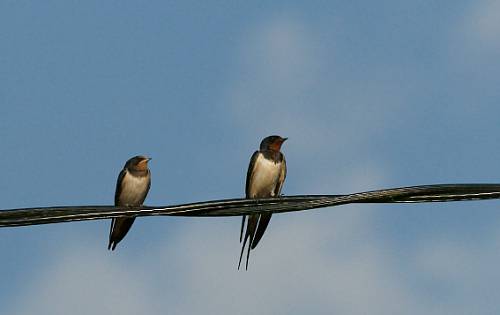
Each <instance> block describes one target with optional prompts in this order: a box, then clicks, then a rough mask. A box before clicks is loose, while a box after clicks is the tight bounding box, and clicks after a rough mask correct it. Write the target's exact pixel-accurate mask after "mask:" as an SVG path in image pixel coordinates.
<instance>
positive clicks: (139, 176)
mask: <svg viewBox="0 0 500 315" xmlns="http://www.w3.org/2000/svg"><path fill="white" fill-rule="evenodd" d="M150 160H151V159H150V158H148V157H145V156H142V155H138V156H134V157H133V158H131V159H129V160H128V161H127V163H125V166H124V167H123V170H122V171H121V172H120V175H119V176H118V180H117V182H116V191H115V206H125V207H133V206H141V205H142V203H143V202H144V199H146V195H147V194H148V191H149V187H150V186H151V172H150V171H149V168H148V162H149V161H150ZM134 220H135V218H126V217H124V218H113V219H112V220H111V228H110V230H109V244H108V249H111V250H115V247H116V245H117V244H118V243H119V242H120V241H121V240H122V239H123V238H124V237H125V235H127V232H128V230H130V228H131V227H132V224H133V223H134Z"/></svg>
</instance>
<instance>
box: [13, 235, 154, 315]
mask: <svg viewBox="0 0 500 315" xmlns="http://www.w3.org/2000/svg"><path fill="white" fill-rule="evenodd" d="M67 245H68V246H66V247H65V250H64V252H62V253H53V254H54V255H55V256H56V257H55V259H54V261H53V264H52V265H46V266H43V267H42V266H40V267H41V268H40V276H39V277H38V278H37V279H33V282H32V283H29V284H26V285H25V286H24V287H25V288H27V289H26V290H23V292H20V294H19V295H18V299H17V301H15V302H14V303H13V305H12V310H11V311H10V312H9V314H39V315H43V314H47V315H48V314H51V315H55V314H149V313H151V307H150V305H151V302H152V300H151V299H150V298H149V297H148V288H147V283H144V281H141V278H140V277H139V276H138V275H137V274H136V273H135V272H134V270H133V266H130V265H129V264H127V262H124V261H121V260H117V259H113V257H112V256H110V255H106V254H107V253H106V252H103V251H102V250H97V248H102V246H99V244H97V243H94V244H92V245H95V246H94V247H93V248H94V249H89V248H88V247H79V248H74V247H73V246H72V245H71V244H69V243H68V244H67ZM100 245H102V244H100Z"/></svg>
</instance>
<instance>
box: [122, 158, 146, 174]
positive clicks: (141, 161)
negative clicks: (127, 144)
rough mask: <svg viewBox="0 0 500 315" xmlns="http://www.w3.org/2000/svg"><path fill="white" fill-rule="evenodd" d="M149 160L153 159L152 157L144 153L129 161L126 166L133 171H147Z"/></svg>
mask: <svg viewBox="0 0 500 315" xmlns="http://www.w3.org/2000/svg"><path fill="white" fill-rule="evenodd" d="M149 161H151V158H149V157H147V156H144V155H137V156H134V157H133V158H131V159H129V160H128V161H127V163H126V164H125V168H127V169H130V170H133V171H146V170H147V169H148V162H149Z"/></svg>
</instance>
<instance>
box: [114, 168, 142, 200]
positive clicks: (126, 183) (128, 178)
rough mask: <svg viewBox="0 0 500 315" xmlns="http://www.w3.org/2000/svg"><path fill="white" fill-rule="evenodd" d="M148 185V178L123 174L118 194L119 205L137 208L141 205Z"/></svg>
mask: <svg viewBox="0 0 500 315" xmlns="http://www.w3.org/2000/svg"><path fill="white" fill-rule="evenodd" d="M148 185H149V177H148V176H133V175H130V173H129V172H127V173H125V176H124V177H123V181H122V191H121V193H120V198H119V199H120V204H122V205H127V206H138V205H140V204H142V202H143V200H142V199H143V198H144V197H145V193H146V190H147V189H148Z"/></svg>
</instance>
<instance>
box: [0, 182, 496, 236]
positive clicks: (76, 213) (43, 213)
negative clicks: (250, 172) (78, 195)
mask: <svg viewBox="0 0 500 315" xmlns="http://www.w3.org/2000/svg"><path fill="white" fill-rule="evenodd" d="M499 198H500V184H439V185H421V186H411V187H400V188H391V189H381V190H374V191H368V192H360V193H354V194H347V195H299V196H282V197H279V198H268V199H225V200H212V201H203V202H196V203H189V204H180V205H172V206H161V207H152V206H142V207H136V208H124V207H115V206H63V207H36V208H24V209H7V210H1V211H0V227H14V226H27V225H39V224H49V223H61V222H72V221H83V220H101V219H109V218H114V217H120V216H139V217H143V216H160V215H161V216H186V217H221V216H240V215H248V214H251V213H256V212H272V213H281V212H292V211H303V210H310V209H318V208H325V207H333V206H339V205H344V204H351V203H419V202H448V201H465V200H486V199H499Z"/></svg>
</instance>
